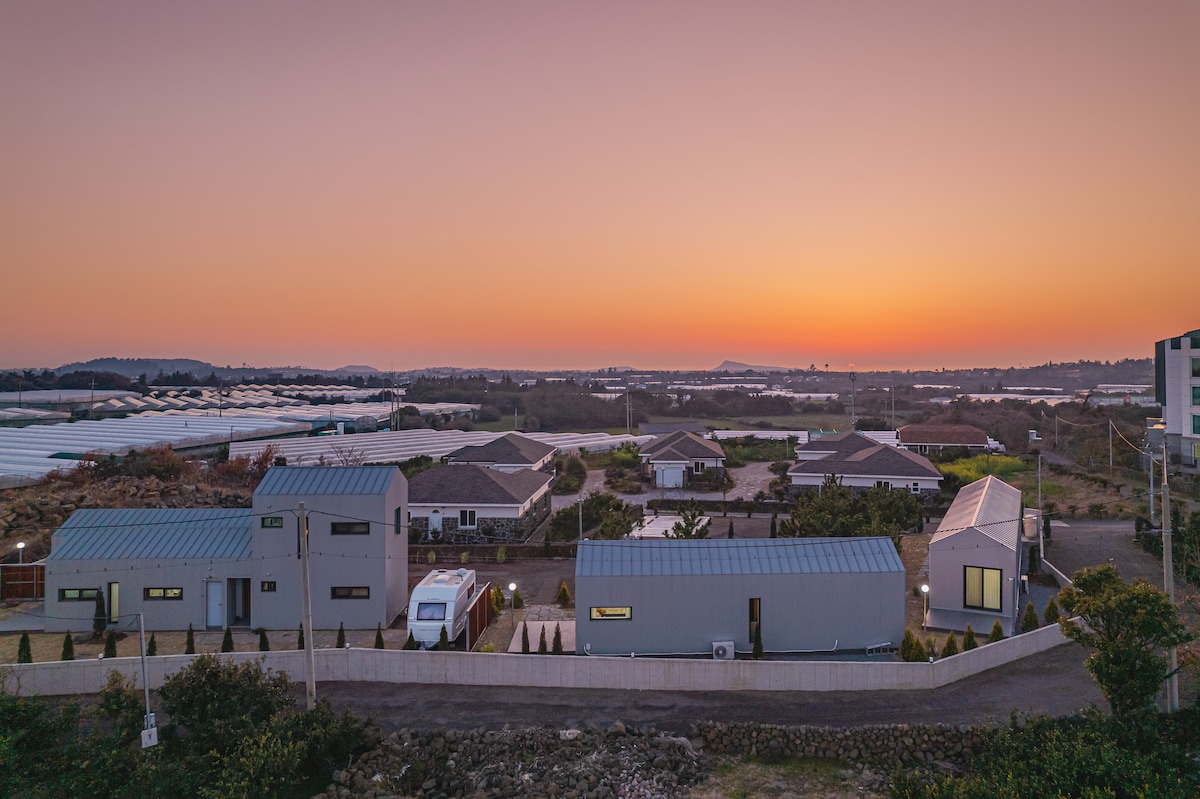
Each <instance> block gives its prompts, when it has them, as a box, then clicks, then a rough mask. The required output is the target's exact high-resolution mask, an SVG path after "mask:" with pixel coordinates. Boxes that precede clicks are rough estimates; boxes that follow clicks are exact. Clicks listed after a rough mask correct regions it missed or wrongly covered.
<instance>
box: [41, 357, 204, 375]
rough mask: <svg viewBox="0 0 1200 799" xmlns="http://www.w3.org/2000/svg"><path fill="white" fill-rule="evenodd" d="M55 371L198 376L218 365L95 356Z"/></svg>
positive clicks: (176, 359)
mask: <svg viewBox="0 0 1200 799" xmlns="http://www.w3.org/2000/svg"><path fill="white" fill-rule="evenodd" d="M54 371H55V372H58V373H59V374H60V375H61V374H66V373H67V372H113V373H115V374H119V375H125V376H126V377H137V376H138V375H141V374H143V373H144V374H147V375H149V376H150V377H151V378H153V377H154V375H156V374H158V373H159V372H160V371H161V372H165V373H167V374H171V373H172V372H191V373H192V374H194V375H196V376H197V377H207V376H208V375H209V374H212V373H213V372H214V371H217V367H216V366H213V365H212V364H211V363H205V362H204V361H197V360H195V359H192V358H93V359H92V360H90V361H77V362H75V363H67V364H63V365H62V366H60V367H58V368H57V369H55V370H54Z"/></svg>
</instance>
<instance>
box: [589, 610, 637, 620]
mask: <svg viewBox="0 0 1200 799" xmlns="http://www.w3.org/2000/svg"><path fill="white" fill-rule="evenodd" d="M590 616H591V619H592V621H612V620H614V619H618V620H620V621H628V620H629V619H632V618H633V608H591V610H590Z"/></svg>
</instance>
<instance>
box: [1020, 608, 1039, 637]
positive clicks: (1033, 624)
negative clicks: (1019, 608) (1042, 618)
mask: <svg viewBox="0 0 1200 799" xmlns="http://www.w3.org/2000/svg"><path fill="white" fill-rule="evenodd" d="M1040 626H1041V623H1040V622H1039V621H1038V615H1037V610H1036V609H1035V608H1034V607H1033V603H1032V602H1030V603H1028V604H1026V605H1025V612H1024V613H1022V614H1021V632H1023V633H1031V632H1033V631H1034V630H1036V629H1037V628H1038V627H1040Z"/></svg>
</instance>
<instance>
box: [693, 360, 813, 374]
mask: <svg viewBox="0 0 1200 799" xmlns="http://www.w3.org/2000/svg"><path fill="white" fill-rule="evenodd" d="M792 368H793V367H790V366H755V365H753V364H749V363H739V362H738V361H722V362H721V365H720V366H718V367H716V368H715V369H710V370H709V371H710V372H790V371H792Z"/></svg>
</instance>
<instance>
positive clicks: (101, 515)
mask: <svg viewBox="0 0 1200 799" xmlns="http://www.w3.org/2000/svg"><path fill="white" fill-rule="evenodd" d="M250 520H251V510H250V509H249V508H121V509H99V508H85V509H81V510H77V511H75V512H74V513H72V514H71V516H70V518H69V519H67V521H66V522H64V523H63V525H62V527H59V528H58V530H57V531H56V532H55V533H54V536H53V538H52V541H51V549H50V554H49V555H48V556H47V559H48V560H84V559H99V558H108V559H121V558H138V559H150V558H152V559H166V558H180V559H184V558H195V559H214V560H215V559H235V558H248V557H250V548H251V547H250V543H251V542H250V539H251V535H252V526H251V523H250Z"/></svg>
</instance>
